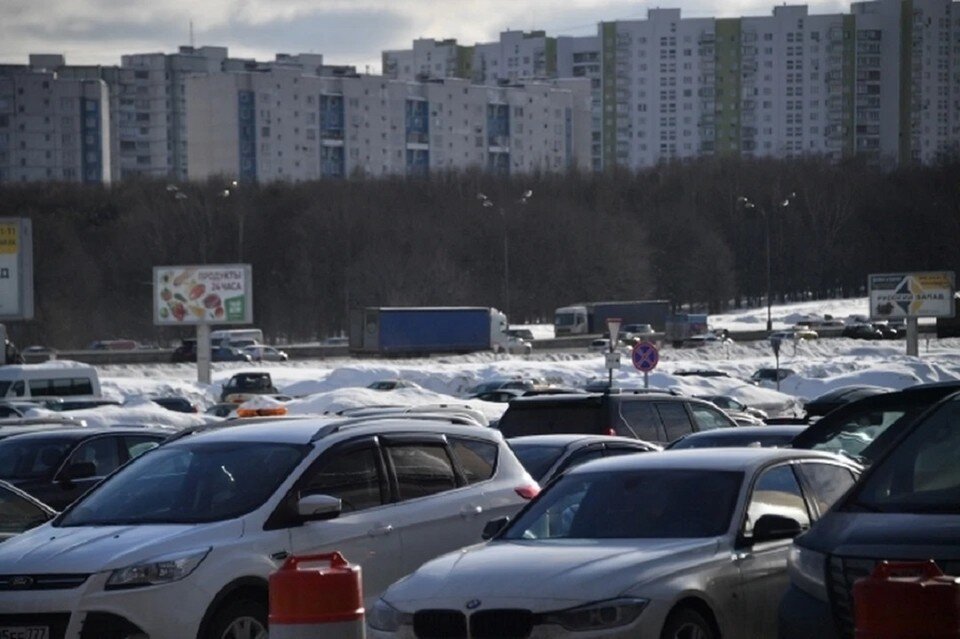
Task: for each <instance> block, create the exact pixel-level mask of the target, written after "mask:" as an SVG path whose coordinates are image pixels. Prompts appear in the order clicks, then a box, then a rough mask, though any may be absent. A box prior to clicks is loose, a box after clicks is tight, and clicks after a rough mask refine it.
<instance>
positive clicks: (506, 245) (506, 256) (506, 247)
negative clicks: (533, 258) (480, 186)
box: [477, 189, 533, 318]
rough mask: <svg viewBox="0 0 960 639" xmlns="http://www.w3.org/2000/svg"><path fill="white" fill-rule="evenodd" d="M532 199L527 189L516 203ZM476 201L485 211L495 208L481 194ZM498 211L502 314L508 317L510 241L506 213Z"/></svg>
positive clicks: (501, 207)
mask: <svg viewBox="0 0 960 639" xmlns="http://www.w3.org/2000/svg"><path fill="white" fill-rule="evenodd" d="M531 197H533V191H532V190H530V189H527V190H526V191H524V192H523V194H522V195H521V196H520V199H518V200H517V201H516V203H517V204H526V203H527V201H528V200H529V199H530V198H531ZM477 200H479V201H480V205H481V206H483V208H485V209H489V208H493V207H495V206H497V205H496V204H494V202H493V200H491V199H490V198H488V197H487V196H486V195H484V194H483V193H477ZM498 210H499V211H500V226H501V227H502V228H503V312H504V314H505V315H506V316H507V318H509V317H510V239H509V234H508V233H507V212H506V209H505V208H504V207H503V206H500V207H498Z"/></svg>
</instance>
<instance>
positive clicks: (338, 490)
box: [300, 446, 385, 513]
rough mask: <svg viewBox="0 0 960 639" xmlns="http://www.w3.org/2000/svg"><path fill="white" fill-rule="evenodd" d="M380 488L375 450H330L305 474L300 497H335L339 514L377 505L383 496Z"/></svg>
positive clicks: (378, 462)
mask: <svg viewBox="0 0 960 639" xmlns="http://www.w3.org/2000/svg"><path fill="white" fill-rule="evenodd" d="M382 485H383V481H382V479H381V476H380V460H379V455H378V454H377V449H376V448H373V447H372V446H368V447H364V448H359V449H354V450H350V451H337V450H333V451H332V452H330V453H329V454H328V455H327V456H324V457H323V458H322V459H321V462H320V465H319V466H318V467H317V468H316V469H315V470H311V471H308V477H307V480H306V482H305V483H304V484H303V486H302V488H301V489H300V496H301V497H303V496H306V495H330V496H331V497H339V498H340V504H341V508H342V511H343V512H345V513H346V512H354V511H358V510H366V509H367V508H374V507H376V506H379V505H381V504H382V503H383V494H384V493H385V491H384V490H382Z"/></svg>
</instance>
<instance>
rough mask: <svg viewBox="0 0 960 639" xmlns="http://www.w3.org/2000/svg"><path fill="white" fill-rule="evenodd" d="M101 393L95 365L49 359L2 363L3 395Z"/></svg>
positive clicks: (1, 384)
mask: <svg viewBox="0 0 960 639" xmlns="http://www.w3.org/2000/svg"><path fill="white" fill-rule="evenodd" d="M99 396H100V377H99V376H98V375H97V369H95V368H94V367H92V366H86V365H83V364H75V365H72V366H64V365H63V363H56V364H54V363H50V362H46V363H43V364H16V365H11V366H0V398H5V397H19V398H22V399H29V398H32V397H99Z"/></svg>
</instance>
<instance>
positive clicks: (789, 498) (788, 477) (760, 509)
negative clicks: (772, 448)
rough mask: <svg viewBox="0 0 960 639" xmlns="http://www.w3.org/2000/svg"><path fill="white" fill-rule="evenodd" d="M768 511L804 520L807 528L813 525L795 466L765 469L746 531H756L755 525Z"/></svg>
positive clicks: (770, 513)
mask: <svg viewBox="0 0 960 639" xmlns="http://www.w3.org/2000/svg"><path fill="white" fill-rule="evenodd" d="M764 515H781V516H783V517H790V518H791V519H795V520H797V521H798V522H800V525H801V526H803V527H804V528H807V527H809V526H810V513H809V512H808V511H807V503H806V502H805V501H804V499H803V492H801V490H800V484H799V483H797V477H796V475H794V474H793V469H792V468H791V467H790V466H789V465H786V466H776V467H775V468H769V469H767V470H765V471H763V474H761V475H760V477H759V478H758V479H757V481H756V483H755V484H754V486H753V493H752V494H751V495H750V506H749V507H748V508H747V520H746V521H745V522H744V524H743V531H742V532H743V534H744V535H746V536H750V535H752V534H753V526H754V524H756V523H757V520H758V519H760V518H761V517H763V516H764Z"/></svg>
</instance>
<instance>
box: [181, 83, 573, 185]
mask: <svg viewBox="0 0 960 639" xmlns="http://www.w3.org/2000/svg"><path fill="white" fill-rule="evenodd" d="M186 96H187V105H188V106H187V135H188V137H189V139H190V144H189V145H188V150H189V158H188V166H189V167H190V169H189V171H190V172H189V178H190V179H194V180H197V179H204V178H206V177H209V176H212V175H223V176H227V177H236V178H239V179H241V180H254V179H255V180H260V181H272V180H291V181H302V180H312V179H317V178H323V177H343V176H346V175H351V174H356V173H359V174H363V175H372V176H380V175H425V174H427V173H429V172H431V171H443V170H454V169H465V168H470V167H479V168H482V169H487V170H490V171H494V172H498V173H504V174H507V173H524V172H531V171H538V170H539V171H562V170H566V169H568V168H578V169H589V165H590V137H589V136H590V129H589V127H590V88H589V84H588V83H587V82H586V81H584V80H567V81H563V80H561V81H555V82H551V83H530V84H525V85H516V86H503V87H486V86H480V85H475V84H472V83H470V82H469V81H467V80H462V79H457V78H446V79H439V80H433V81H428V82H411V81H399V80H389V79H387V78H384V77H381V76H360V75H356V74H353V75H345V76H341V77H327V76H320V75H305V74H303V73H301V72H299V71H296V70H290V69H283V68H272V69H269V70H266V71H258V72H245V73H226V74H211V75H206V76H199V75H198V76H193V77H190V78H188V79H187V82H186Z"/></svg>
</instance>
